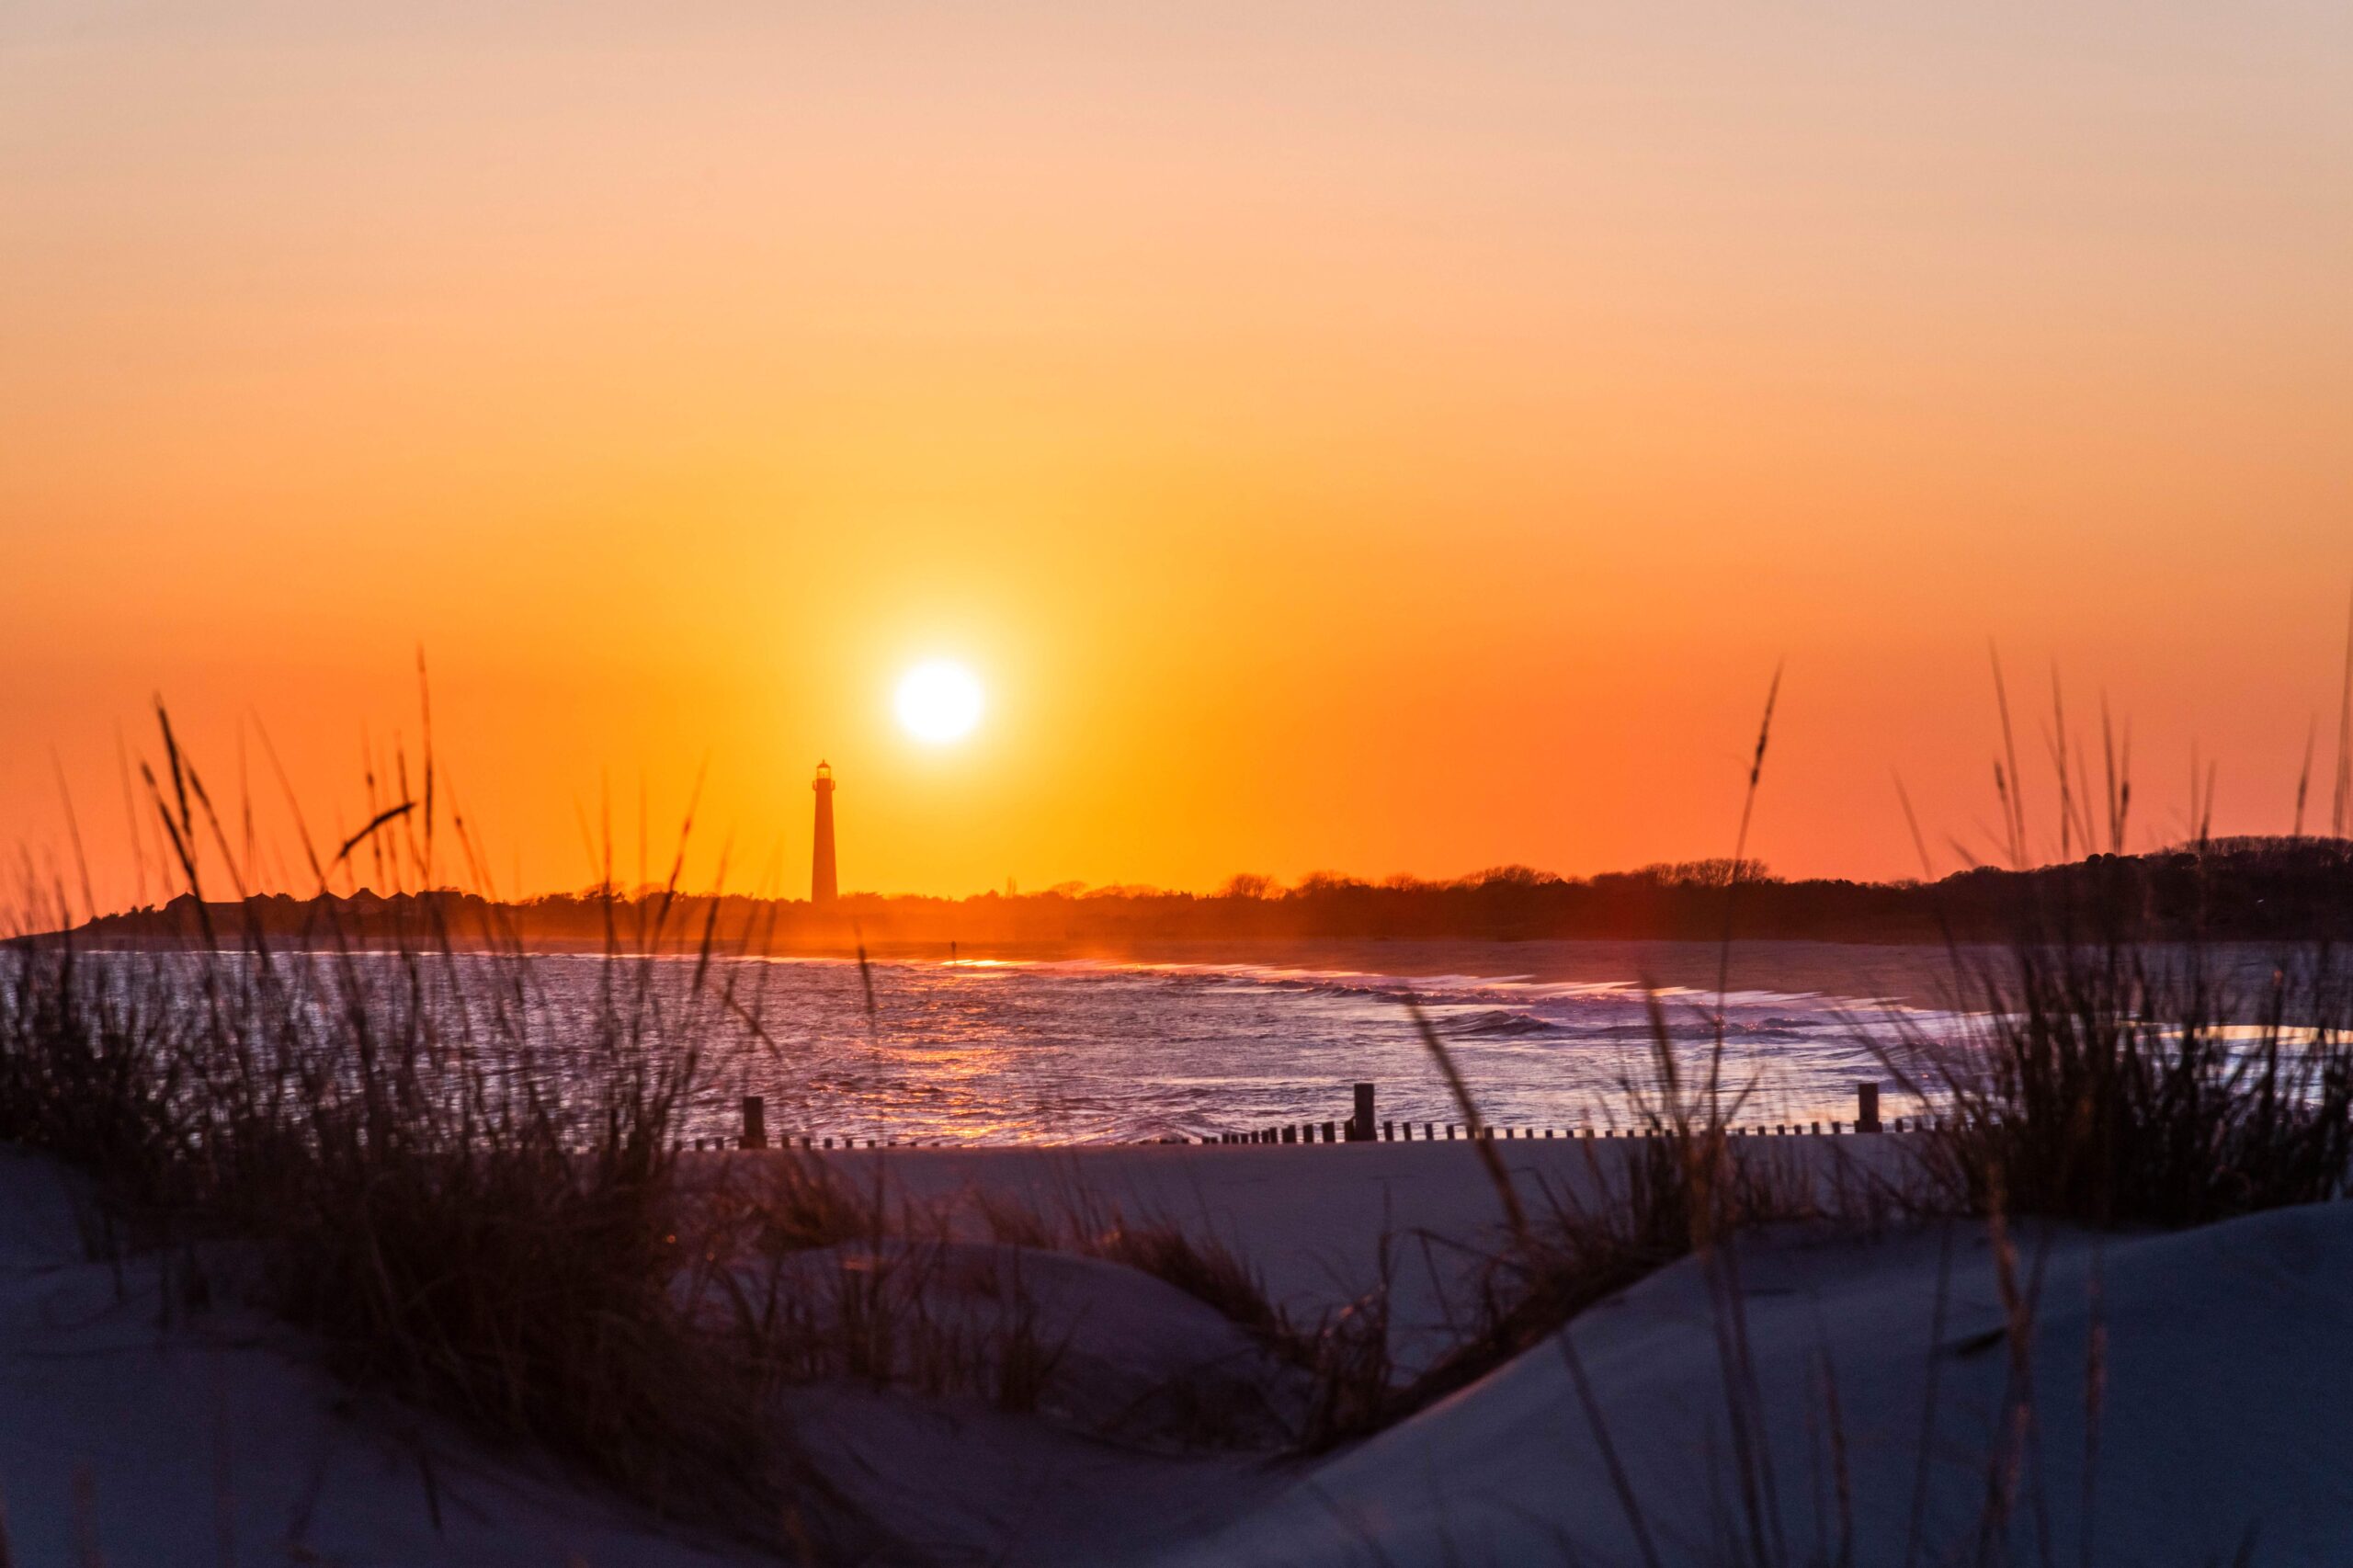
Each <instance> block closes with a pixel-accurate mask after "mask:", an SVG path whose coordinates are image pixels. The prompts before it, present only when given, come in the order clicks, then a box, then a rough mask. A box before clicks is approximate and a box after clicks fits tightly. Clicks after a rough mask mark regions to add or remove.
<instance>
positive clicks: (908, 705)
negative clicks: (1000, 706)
mask: <svg viewBox="0 0 2353 1568" xmlns="http://www.w3.org/2000/svg"><path fill="white" fill-rule="evenodd" d="M896 706H897V708H898V712H899V722H900V724H901V725H902V726H904V728H905V730H906V732H907V733H909V734H911V735H913V736H914V737H915V739H917V740H919V741H923V742H926V743H927V744H931V745H945V744H948V743H949V742H950V741H959V740H962V739H963V738H964V737H965V736H966V735H968V734H971V733H972V726H973V725H975V724H977V723H979V722H981V683H980V679H979V677H977V676H974V675H973V674H972V671H970V670H968V669H966V668H965V667H964V666H963V665H959V664H956V663H953V662H952V661H950V660H947V659H933V660H930V661H929V662H927V663H925V664H920V665H916V666H915V668H914V669H911V670H909V671H908V672H907V673H906V674H905V675H904V676H902V677H900V680H899V695H898V700H897V704H896Z"/></svg>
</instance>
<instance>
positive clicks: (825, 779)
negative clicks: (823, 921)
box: [809, 762, 841, 903]
mask: <svg viewBox="0 0 2353 1568" xmlns="http://www.w3.org/2000/svg"><path fill="white" fill-rule="evenodd" d="M810 788H811V789H813V790H816V791H817V842H816V846H815V848H814V850H813V852H812V853H811V855H810V857H809V902H810V903H833V902H834V900H835V899H836V898H839V897H840V896H841V882H840V879H839V878H838V876H837V875H836V874H835V869H834V767H833V764H831V763H829V762H820V763H818V764H817V779H816V782H815V783H813V784H812V785H811V786H810Z"/></svg>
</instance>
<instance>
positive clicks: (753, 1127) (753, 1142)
mask: <svg viewBox="0 0 2353 1568" xmlns="http://www.w3.org/2000/svg"><path fill="white" fill-rule="evenodd" d="M767 1146H768V1108H767V1101H765V1100H763V1099H761V1098H760V1096H757V1095H745V1096H744V1147H745V1148H746V1149H765V1148H767Z"/></svg>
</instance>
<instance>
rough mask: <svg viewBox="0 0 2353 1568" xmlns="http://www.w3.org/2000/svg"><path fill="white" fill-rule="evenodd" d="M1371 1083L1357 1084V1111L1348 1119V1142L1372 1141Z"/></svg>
mask: <svg viewBox="0 0 2353 1568" xmlns="http://www.w3.org/2000/svg"><path fill="white" fill-rule="evenodd" d="M1372 1139H1373V1131H1372V1085H1370V1084H1358V1085H1357V1113H1356V1115H1354V1116H1353V1117H1350V1118H1349V1119H1348V1142H1351V1143H1370V1142H1372Z"/></svg>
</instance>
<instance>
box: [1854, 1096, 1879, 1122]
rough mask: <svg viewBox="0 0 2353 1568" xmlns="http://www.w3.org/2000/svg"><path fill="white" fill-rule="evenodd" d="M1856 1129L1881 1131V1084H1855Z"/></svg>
mask: <svg viewBox="0 0 2353 1568" xmlns="http://www.w3.org/2000/svg"><path fill="white" fill-rule="evenodd" d="M1855 1131H1858V1132H1877V1131H1879V1085H1877V1084H1858V1085H1855Z"/></svg>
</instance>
